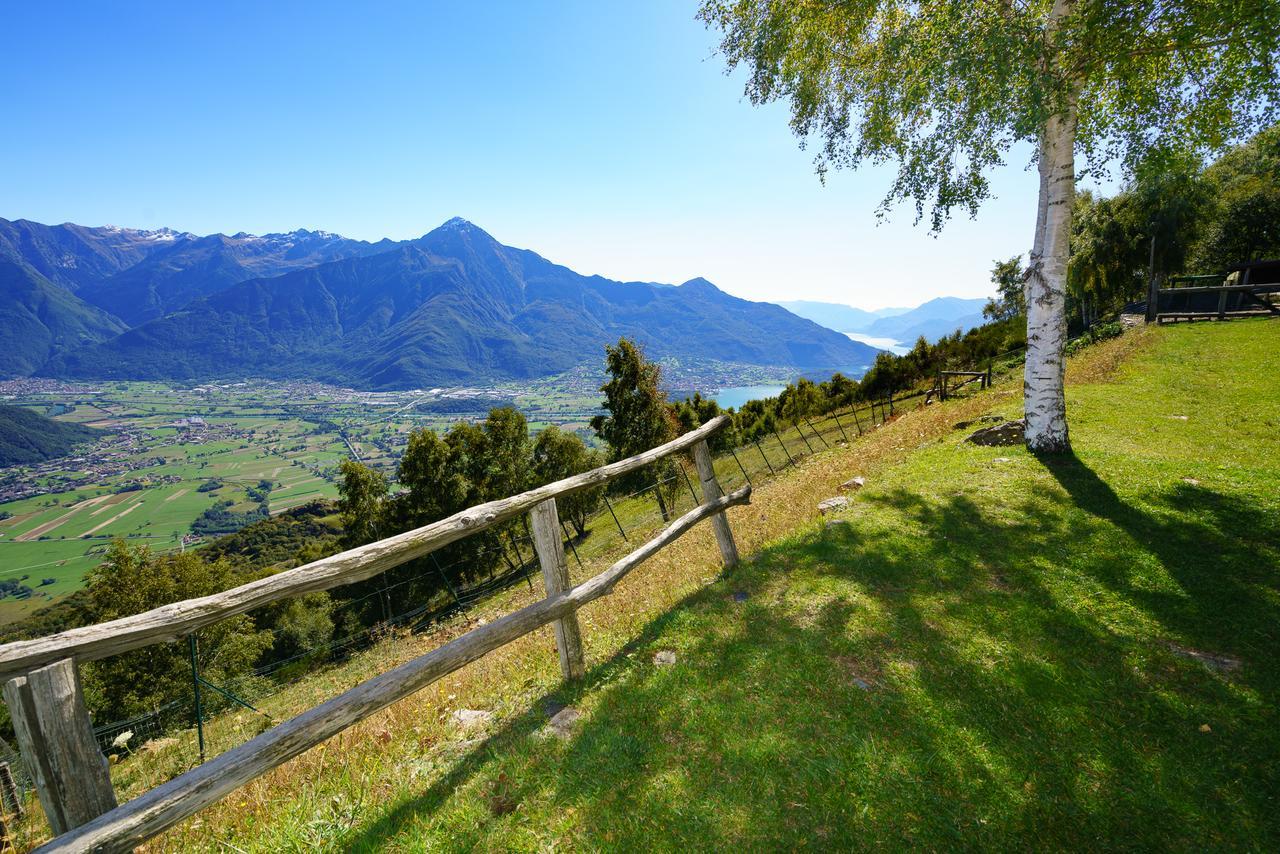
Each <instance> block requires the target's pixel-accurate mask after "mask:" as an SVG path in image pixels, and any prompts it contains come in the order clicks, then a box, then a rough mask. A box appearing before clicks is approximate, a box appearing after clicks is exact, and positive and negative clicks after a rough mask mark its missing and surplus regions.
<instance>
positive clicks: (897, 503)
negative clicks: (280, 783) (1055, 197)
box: [264, 322, 1280, 850]
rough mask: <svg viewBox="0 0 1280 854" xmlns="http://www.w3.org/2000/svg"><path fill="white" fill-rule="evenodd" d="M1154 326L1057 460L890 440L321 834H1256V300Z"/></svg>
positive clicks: (1265, 612) (1260, 838)
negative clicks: (529, 705)
mask: <svg viewBox="0 0 1280 854" xmlns="http://www.w3.org/2000/svg"><path fill="white" fill-rule="evenodd" d="M1157 334H1158V335H1159V341H1158V343H1157V344H1156V346H1154V347H1152V348H1150V349H1148V350H1147V351H1146V352H1144V353H1142V354H1140V355H1139V356H1137V357H1136V358H1135V359H1134V361H1132V362H1131V363H1129V364H1128V365H1126V366H1125V367H1124V368H1122V370H1121V372H1120V373H1119V375H1118V376H1117V377H1116V378H1114V379H1113V380H1112V382H1110V383H1108V384H1098V385H1092V386H1081V387H1076V388H1074V389H1073V390H1072V392H1071V402H1072V406H1073V409H1072V417H1073V429H1074V434H1073V438H1074V442H1075V448H1076V455H1075V456H1072V457H1067V458H1060V459H1046V460H1038V459H1036V458H1034V457H1031V456H1029V455H1028V454H1026V453H1025V452H1024V451H1023V450H1021V449H1020V448H1012V449H1010V448H994V449H984V448H976V447H972V446H969V445H966V444H963V443H961V442H960V441H959V440H960V438H961V436H962V435H963V433H962V432H957V433H955V434H954V435H953V436H951V437H950V438H948V439H946V440H943V441H942V442H940V443H938V444H935V445H933V446H931V447H929V448H927V449H925V450H922V451H920V452H918V453H916V454H914V455H912V456H911V457H910V458H909V460H908V461H907V462H906V463H905V464H903V465H900V466H898V467H896V468H894V469H891V470H889V471H888V472H885V473H884V474H882V475H881V476H879V477H877V478H875V479H873V480H872V481H871V482H870V483H869V484H868V486H867V487H866V489H865V490H864V491H863V492H861V493H860V494H858V495H857V497H856V499H855V501H854V504H853V507H852V509H851V510H850V512H848V513H847V514H846V515H845V517H844V518H845V519H846V520H847V523H840V524H835V525H831V526H824V525H821V524H819V525H810V526H806V527H805V528H804V529H803V530H800V531H798V532H796V533H795V534H794V535H793V536H791V537H788V538H786V539H784V540H782V541H779V542H775V543H774V544H772V545H771V546H769V547H768V548H767V549H765V550H764V552H763V553H762V554H761V556H760V559H759V561H758V562H756V563H753V564H749V565H747V566H744V567H743V568H742V569H740V570H738V571H735V572H734V573H732V574H731V575H729V576H727V577H726V578H724V579H722V580H720V581H719V582H717V583H715V584H713V585H710V586H708V587H706V588H704V590H703V591H702V592H700V593H697V594H695V595H694V596H692V597H691V598H690V599H688V600H687V601H686V602H685V603H684V604H683V605H681V606H680V607H678V608H676V609H674V610H672V611H670V612H669V613H667V614H665V615H664V616H662V617H661V618H659V619H658V620H656V621H655V622H653V623H652V624H651V625H650V626H649V627H648V629H647V630H646V631H645V632H644V634H643V636H642V637H640V638H639V639H638V640H637V641H636V642H635V643H634V644H632V645H631V646H630V647H629V648H627V649H625V650H624V652H623V653H621V654H619V655H617V656H616V657H614V658H612V659H611V660H609V661H608V662H606V663H604V664H602V665H600V666H599V667H597V668H596V669H595V670H593V671H592V672H591V673H590V675H589V677H588V680H587V684H586V685H584V686H582V687H581V688H580V689H578V690H573V691H569V690H566V691H563V692H561V693H560V694H558V695H556V697H555V698H554V699H555V700H558V701H559V702H565V703H571V704H572V705H573V706H574V707H576V708H578V709H580V710H581V711H582V712H583V713H584V719H583V722H582V724H581V726H580V729H579V730H578V732H577V734H576V735H575V736H574V737H573V738H572V739H571V740H569V741H567V742H565V741H561V740H559V739H556V738H545V737H542V736H541V735H540V733H541V729H542V726H543V724H544V722H545V721H546V714H545V710H544V709H543V708H533V709H531V710H530V711H529V712H528V713H527V714H525V715H523V716H520V717H518V718H516V719H515V720H514V722H512V723H510V724H509V725H508V726H507V727H506V728H504V729H502V730H500V731H498V732H496V733H494V734H493V735H492V737H491V738H490V739H489V740H488V741H487V742H485V743H484V744H483V746H477V747H474V748H473V749H471V750H470V751H469V752H467V753H466V754H465V755H464V757H463V758H462V759H461V760H460V761H459V762H458V764H457V765H456V766H455V767H454V768H453V769H452V771H451V773H449V774H446V775H445V776H443V777H442V778H440V779H437V780H436V781H434V782H432V783H430V784H429V785H417V786H415V785H412V784H409V785H405V786H403V787H401V788H400V789H399V790H397V791H394V792H393V793H391V797H389V798H388V799H387V800H386V801H384V802H382V803H379V804H378V805H377V806H376V807H375V808H373V809H372V810H371V811H370V813H369V814H366V815H365V816H363V817H362V818H361V819H360V820H357V821H355V822H354V823H353V825H352V827H351V828H350V829H349V830H348V831H346V832H343V833H341V834H339V835H338V837H337V838H336V839H335V843H337V844H339V845H340V847H344V848H345V847H350V848H355V849H375V848H382V847H390V848H392V849H408V850H417V849H430V848H455V847H459V846H461V847H470V846H479V847H481V848H486V849H500V848H508V847H514V848H523V849H539V848H543V847H546V846H548V845H549V844H551V843H553V842H556V841H560V842H564V843H570V844H572V845H574V846H580V847H585V848H595V849H615V848H623V849H657V850H673V849H686V848H690V847H693V848H703V849H707V848H715V849H724V848H727V847H730V846H741V847H743V848H745V849H756V848H760V847H796V846H800V847H815V848H827V847H831V848H836V849H841V848H870V847H880V846H886V847H893V848H901V847H924V848H932V849H949V848H955V847H983V848H1055V849H1061V848H1070V849H1081V848H1099V847H1106V848H1154V849H1165V848H1172V849H1181V850H1204V849H1206V848H1213V849H1217V848H1237V849H1254V850H1275V849H1276V847H1277V845H1278V844H1280V798H1278V796H1280V720H1277V714H1276V703H1277V701H1278V700H1280V681H1278V679H1277V676H1278V666H1277V662H1276V651H1277V650H1278V649H1280V430H1278V428H1280V394H1278V393H1277V386H1276V384H1275V377H1276V376H1277V375H1278V374H1280V353H1278V350H1277V347H1276V345H1277V344H1280V324H1276V323H1272V322H1253V323H1237V324H1234V325H1224V326H1214V327H1210V326H1208V325H1202V326H1196V327H1179V328H1169V329H1165V330H1161V331H1159V332H1158V333H1157ZM1184 416H1185V417H1184ZM664 649H665V650H672V651H674V652H675V653H676V655H677V662H676V663H675V664H674V665H668V666H661V665H655V664H654V663H652V659H653V655H654V653H655V652H657V651H658V650H664ZM1197 653H1198V654H1200V655H1196V654H1197ZM1209 656H1212V657H1209ZM295 838H296V837H295ZM264 841H265V840H264Z"/></svg>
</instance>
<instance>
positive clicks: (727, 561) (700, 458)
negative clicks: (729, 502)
mask: <svg viewBox="0 0 1280 854" xmlns="http://www.w3.org/2000/svg"><path fill="white" fill-rule="evenodd" d="M693 463H694V465H696V466H697V467H698V477H699V478H700V479H701V480H702V500H703V502H704V503H705V502H707V501H715V500H716V499H717V498H719V497H721V496H722V495H724V493H723V492H722V491H721V490H720V481H718V480H716V467H715V463H713V462H712V461H711V450H710V449H709V448H708V447H707V443H706V440H703V441H701V442H699V443H698V444H696V445H694V446H693ZM711 530H713V531H715V534H716V543H717V544H718V545H719V546H720V559H721V561H722V562H723V563H724V567H725V569H729V568H730V567H733V566H736V565H737V563H738V546H737V544H735V543H734V541H733V531H732V530H730V529H729V520H728V519H727V518H725V515H724V514H723V513H717V514H716V515H714V516H712V517H711Z"/></svg>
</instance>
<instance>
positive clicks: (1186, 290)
mask: <svg viewBox="0 0 1280 854" xmlns="http://www.w3.org/2000/svg"><path fill="white" fill-rule="evenodd" d="M1276 293H1280V261H1250V262H1248V263H1246V264H1237V265H1236V266H1234V267H1232V268H1230V271H1229V275H1226V276H1220V275H1208V276H1175V277H1173V278H1172V279H1170V280H1169V287H1165V288H1161V287H1158V285H1157V284H1156V283H1155V281H1154V280H1153V281H1152V284H1151V285H1150V287H1149V288H1148V292H1147V322H1151V321H1155V322H1156V323H1165V322H1172V321H1178V320H1226V319H1228V318H1233V317H1254V316H1272V317H1274V316H1277V315H1280V308H1277V307H1276V305H1275V304H1274V303H1272V302H1271V299H1270V297H1271V295H1272V294H1276Z"/></svg>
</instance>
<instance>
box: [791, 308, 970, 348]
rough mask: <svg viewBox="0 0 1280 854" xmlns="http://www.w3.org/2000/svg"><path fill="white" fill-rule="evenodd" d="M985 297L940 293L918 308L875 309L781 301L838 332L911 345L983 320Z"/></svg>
mask: <svg viewBox="0 0 1280 854" xmlns="http://www.w3.org/2000/svg"><path fill="white" fill-rule="evenodd" d="M986 302H987V301H986V299H985V298H977V299H966V298H962V297H937V298H935V299H931V300H929V301H928V302H925V303H922V304H920V305H918V306H916V307H915V308H910V309H905V308H902V309H899V308H887V309H879V310H876V311H867V310H865V309H860V308H855V307H853V306H848V305H842V304H840V303H827V302H812V301H807V300H797V301H792V302H784V303H779V305H781V306H783V307H784V308H786V309H788V310H789V311H791V312H793V313H795V314H797V315H799V316H800V317H805V318H808V319H810V320H812V321H814V322H815V323H818V324H819V325H822V326H825V327H827V328H828V329H832V330H835V331H837V332H854V333H859V334H862V335H866V336H868V337H872V338H891V339H893V340H895V341H899V342H901V343H903V344H906V345H908V346H910V345H911V344H913V343H914V342H915V341H916V339H917V338H919V337H920V336H922V335H923V336H924V337H925V338H927V339H928V340H929V341H930V342H934V341H937V340H938V339H939V338H941V337H942V336H944V335H950V334H951V333H952V332H955V331H956V330H957V329H961V330H968V329H971V328H973V327H975V326H981V325H982V323H983V322H984V318H983V316H982V307H983V306H984V305H986Z"/></svg>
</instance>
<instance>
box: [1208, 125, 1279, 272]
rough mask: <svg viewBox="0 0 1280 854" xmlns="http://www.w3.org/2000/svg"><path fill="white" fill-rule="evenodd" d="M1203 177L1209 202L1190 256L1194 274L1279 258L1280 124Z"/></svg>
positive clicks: (1230, 153)
mask: <svg viewBox="0 0 1280 854" xmlns="http://www.w3.org/2000/svg"><path fill="white" fill-rule="evenodd" d="M1204 179H1205V184H1206V186H1207V188H1208V193H1209V195H1210V200H1209V202H1208V203H1207V204H1206V206H1205V207H1206V210H1205V213H1204V222H1203V224H1202V226H1201V229H1200V233H1199V238H1200V239H1199V242H1198V244H1197V246H1196V247H1195V248H1194V249H1193V252H1192V257H1193V267H1194V271H1195V272H1206V273H1208V272H1221V271H1223V270H1225V269H1226V268H1228V267H1230V266H1232V265H1234V264H1240V263H1243V262H1245V261H1252V260H1255V259H1257V258H1275V257H1280V215H1277V211H1278V210H1280V125H1274V126H1272V127H1270V128H1267V129H1266V130H1264V131H1262V132H1261V133H1259V134H1258V135H1257V136H1255V137H1254V138H1253V139H1251V140H1249V141H1248V142H1247V143H1245V144H1244V145H1241V146H1238V147H1237V148H1234V149H1232V150H1231V151H1229V152H1227V153H1226V154H1224V155H1223V156H1222V157H1221V158H1219V159H1218V161H1217V162H1216V163H1214V164H1213V165H1211V166H1210V167H1209V168H1208V169H1206V170H1205V173H1204Z"/></svg>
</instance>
